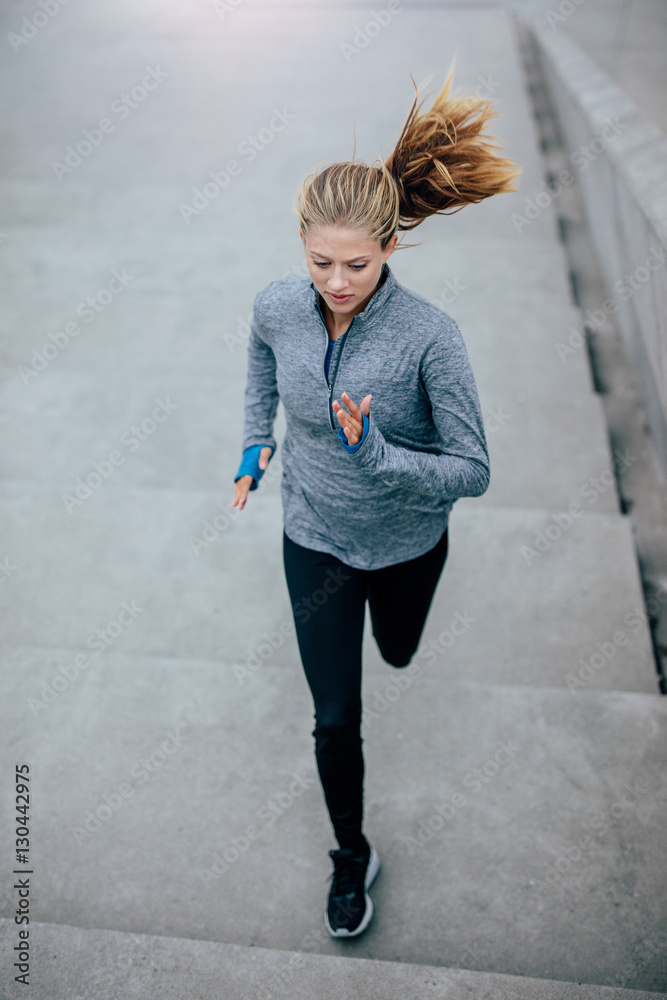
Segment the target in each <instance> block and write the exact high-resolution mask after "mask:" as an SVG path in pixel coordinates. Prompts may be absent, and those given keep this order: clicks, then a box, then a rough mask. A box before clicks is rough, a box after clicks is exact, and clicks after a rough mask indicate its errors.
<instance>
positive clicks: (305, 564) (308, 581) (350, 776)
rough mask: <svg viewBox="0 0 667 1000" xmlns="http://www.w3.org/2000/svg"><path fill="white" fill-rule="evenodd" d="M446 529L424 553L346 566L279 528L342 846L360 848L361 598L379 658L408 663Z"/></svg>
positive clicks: (321, 761) (320, 757)
mask: <svg viewBox="0 0 667 1000" xmlns="http://www.w3.org/2000/svg"><path fill="white" fill-rule="evenodd" d="M447 546H448V539H447V530H446V531H445V532H444V534H443V535H442V537H441V538H440V541H439V542H438V543H437V544H436V545H435V546H434V547H433V548H432V549H430V550H429V551H428V552H425V553H424V554H423V555H421V556H418V557H417V558H416V559H409V560H408V561H407V562H402V563H396V564H394V565H393V566H385V567H383V568H382V569H375V570H361V569H355V568H354V567H352V566H347V565H346V564H345V563H343V562H341V560H340V559H338V558H337V557H336V556H333V555H329V553H327V552H317V551H315V550H314V549H308V548H305V547H304V546H302V545H297V543H296V542H293V541H292V539H291V538H289V537H288V536H287V535H286V534H285V532H284V531H283V560H284V565H285V578H286V580H287V588H288V591H289V595H290V601H291V603H292V612H293V615H294V624H295V628H296V635H297V641H298V644H299V652H300V654H301V660H302V663H303V668H304V671H305V674H306V679H307V681H308V686H309V687H310V690H311V693H312V696H313V701H314V705H315V728H314V730H313V732H312V735H313V736H314V738H315V757H316V760H317V769H318V771H319V775H320V781H321V782H322V789H323V791H324V797H325V800H326V804H327V808H328V810H329V816H330V818H331V823H332V825H333V829H334V834H335V836H336V840H337V841H338V844H339V846H340V847H352V848H355V849H359V848H360V847H363V845H364V838H363V835H362V832H361V827H362V819H363V778H364V760H363V755H362V750H361V744H362V742H363V741H362V738H361V716H362V707H361V650H362V639H363V630H364V614H365V609H366V599H368V604H369V608H370V614H371V622H372V627H373V636H374V637H375V641H376V642H377V645H378V649H379V650H380V653H381V655H382V658H383V659H384V660H386V662H387V663H390V664H392V666H394V667H406V666H407V665H408V664H409V662H410V660H411V659H412V656H413V655H414V653H415V651H416V649H417V646H418V644H419V640H420V638H421V634H422V631H423V628H424V625H425V623H426V617H427V615H428V612H429V609H430V607H431V602H432V600H433V595H434V593H435V589H436V586H437V584H438V580H439V579H440V574H441V573H442V569H443V566H444V564H445V559H446V558H447Z"/></svg>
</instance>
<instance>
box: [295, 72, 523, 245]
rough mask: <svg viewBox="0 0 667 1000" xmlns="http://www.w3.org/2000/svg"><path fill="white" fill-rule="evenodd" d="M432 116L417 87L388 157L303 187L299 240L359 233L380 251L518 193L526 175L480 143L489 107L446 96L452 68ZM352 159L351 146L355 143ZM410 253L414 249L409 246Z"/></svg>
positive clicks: (318, 176)
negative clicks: (443, 219)
mask: <svg viewBox="0 0 667 1000" xmlns="http://www.w3.org/2000/svg"><path fill="white" fill-rule="evenodd" d="M455 62H456V60H455V59H454V62H453V63H452V65H451V68H450V70H449V73H448V74H447V78H446V80H445V83H444V84H443V86H442V89H441V90H440V92H439V93H438V95H437V97H436V98H435V101H434V102H433V106H432V107H431V109H430V111H427V112H425V113H423V114H420V113H419V111H420V108H421V105H422V104H423V101H422V102H421V103H420V104H419V106H418V105H417V97H418V96H419V89H420V88H419V87H417V84H416V83H415V80H414V77H412V74H410V75H411V77H412V82H413V84H414V86H415V90H416V94H415V99H414V102H413V105H412V108H411V110H410V113H409V115H408V117H407V120H406V122H405V125H404V126H403V130H402V132H401V134H400V136H399V139H398V142H397V143H396V146H395V147H394V150H393V152H392V153H391V154H390V156H389V157H388V158H387V159H386V160H384V161H382V160H381V159H380V160H377V161H376V163H374V164H373V165H371V166H370V167H369V166H367V165H366V164H365V163H360V162H356V161H355V159H354V152H353V154H352V157H353V158H352V160H351V161H349V162H344V163H333V164H331V165H330V166H328V167H325V168H324V169H323V170H320V171H319V172H317V173H314V174H310V175H309V176H308V177H306V178H305V180H303V181H302V183H301V186H300V188H299V191H298V193H297V195H296V198H295V200H294V204H293V209H292V210H293V212H294V214H295V215H296V216H297V218H298V219H299V222H300V224H301V228H302V230H303V232H304V235H307V234H308V232H309V231H312V230H314V229H317V228H319V227H325V226H345V227H346V228H350V229H357V230H359V231H360V232H362V233H364V234H366V235H368V236H369V237H370V238H371V239H373V240H376V241H377V242H379V243H380V245H381V247H382V249H383V250H384V249H385V248H386V246H387V244H388V243H389V240H390V239H391V237H392V236H393V235H394V233H395V232H396V231H397V230H400V231H407V230H410V229H414V228H415V226H418V225H419V224H420V223H421V222H423V221H424V219H427V218H428V217H429V216H431V215H453V214H454V213H455V212H459V211H460V210H461V209H462V208H465V206H466V205H472V204H476V203H477V202H480V201H482V200H483V199H484V198H490V197H491V196H492V195H494V194H500V193H504V192H509V191H516V190H517V188H516V187H514V186H513V184H512V181H513V179H514V178H515V177H518V176H519V174H521V173H522V172H523V171H522V170H521V169H517V167H518V166H519V165H518V164H517V163H516V162H515V161H513V160H509V159H506V158H505V157H503V156H500V155H499V154H498V153H497V152H496V151H495V147H494V143H493V142H492V141H491V140H492V137H491V136H488V135H482V132H483V131H484V129H485V128H486V127H487V125H488V124H489V122H490V121H491V119H493V118H497V117H498V114H497V112H496V111H495V110H494V108H493V105H492V103H491V101H489V100H488V99H484V98H478V97H465V96H463V97H462V96H450V87H451V83H452V79H453V75H454V64H455ZM355 151H356V141H355ZM412 245H415V244H412Z"/></svg>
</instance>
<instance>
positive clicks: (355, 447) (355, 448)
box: [338, 413, 369, 454]
mask: <svg viewBox="0 0 667 1000" xmlns="http://www.w3.org/2000/svg"><path fill="white" fill-rule="evenodd" d="M361 419H362V420H363V422H364V430H363V433H362V435H361V440H360V441H358V442H357V444H348V443H347V437H346V436H345V431H344V430H343V428H342V427H341V428H340V430H339V431H338V437H339V438H340V440H341V442H342V444H343V447H344V448H345V451H347V452H349V453H350V454H353V453H354V452H355V451H358V450H359V448H361V446H362V444H363V443H364V441H365V440H366V435H367V434H368V423H369V421H368V417H367V416H366V414H365V413H362V414H361Z"/></svg>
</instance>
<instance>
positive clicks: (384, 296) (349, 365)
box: [243, 263, 490, 570]
mask: <svg viewBox="0 0 667 1000" xmlns="http://www.w3.org/2000/svg"><path fill="white" fill-rule="evenodd" d="M381 280H382V282H383V283H382V284H381V285H380V287H379V288H378V290H377V291H376V292H375V293H374V295H373V297H372V298H371V300H370V302H369V303H368V305H367V306H366V308H365V309H364V311H363V312H361V313H359V314H358V315H357V316H355V317H354V318H353V320H352V322H351V323H350V325H349V327H348V329H347V330H346V331H345V333H344V334H342V335H341V336H339V337H338V338H337V339H336V341H335V345H334V350H333V356H332V358H331V362H330V367H329V378H328V380H327V378H326V376H325V373H324V357H325V355H326V352H327V348H328V346H329V335H328V333H327V329H326V326H325V323H324V317H323V314H322V311H321V304H320V295H319V292H318V291H317V289H316V288H315V285H314V284H313V283H312V281H311V280H310V278H308V277H306V278H299V277H289V278H282V279H280V280H278V281H272V282H271V283H270V284H268V285H267V286H266V287H265V288H264V289H262V291H260V292H259V293H258V294H257V296H256V298H255V301H254V305H253V316H252V322H251V326H250V336H249V340H248V375H247V384H246V390H245V422H244V429H243V450H245V449H246V448H249V447H251V446H253V445H257V444H263V445H267V444H268V445H271V447H272V448H273V449H274V451H273V454H275V450H276V440H275V438H274V436H273V425H274V421H275V416H276V412H277V408H278V401H279V400H282V403H283V407H284V410H285V420H286V433H285V438H284V440H283V445H282V463H283V472H282V480H281V499H282V505H283V519H284V528H285V533H286V534H287V535H288V537H289V538H291V539H292V541H294V542H296V543H297V544H298V545H304V546H306V547H307V548H311V549H316V550H317V551H320V552H328V553H331V554H333V555H335V556H337V557H338V558H339V559H341V560H342V561H343V562H344V563H346V564H347V565H348V566H354V567H356V568H358V569H365V570H372V569H381V568H382V567H383V566H390V565H392V564H394V563H399V562H404V561H405V560H408V559H414V558H416V557H417V556H420V555H422V554H423V553H425V552H428V550H429V549H431V548H433V546H434V545H435V544H436V542H437V541H438V540H439V539H440V537H441V535H442V534H443V532H444V530H445V528H446V527H447V523H448V519H449V513H450V511H451V509H452V505H453V504H454V502H455V501H456V500H458V499H459V497H477V496H481V494H482V493H484V492H485V491H486V489H487V488H488V485H489V475H490V469H489V456H488V450H487V444H486V437H485V434H484V425H483V422H482V414H481V409H480V405H479V398H478V395H477V387H476V384H475V379H474V376H473V373H472V369H471V367H470V361H469V359H468V353H467V351H466V347H465V344H464V342H463V338H462V336H461V332H460V330H459V327H458V325H457V323H456V321H455V320H454V319H453V318H452V317H451V316H450V315H449V314H448V313H446V312H444V311H443V310H442V309H439V308H438V307H437V306H435V305H433V304H432V303H431V302H429V300H428V299H426V298H425V297H424V296H422V295H419V294H418V293H417V292H413V291H411V290H410V289H409V288H406V287H405V286H404V285H402V284H401V283H400V282H399V281H397V279H396V277H395V275H394V273H393V271H392V270H391V268H390V267H389V265H388V264H387V263H385V265H384V267H383V270H382V274H381ZM343 391H344V392H347V393H348V395H349V396H350V397H351V398H352V399H353V400H354V402H355V403H356V404H357V405H359V404H360V403H361V400H362V399H363V398H364V396H366V395H368V393H372V395H373V398H372V400H371V406H370V415H369V428H368V433H367V435H366V438H365V439H364V441H363V444H362V445H361V446H360V447H359V448H358V450H356V451H355V452H350V451H348V450H347V449H346V448H345V447H344V445H343V443H342V441H341V438H340V437H339V434H338V431H339V428H340V424H339V422H338V418H337V417H336V414H335V411H334V409H333V406H332V405H331V404H332V401H333V400H334V399H336V400H338V402H341V393H342V392H343Z"/></svg>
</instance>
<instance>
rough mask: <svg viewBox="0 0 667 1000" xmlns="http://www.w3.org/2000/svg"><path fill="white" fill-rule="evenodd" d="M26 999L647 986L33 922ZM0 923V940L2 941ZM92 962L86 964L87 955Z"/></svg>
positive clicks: (226, 999)
mask: <svg viewBox="0 0 667 1000" xmlns="http://www.w3.org/2000/svg"><path fill="white" fill-rule="evenodd" d="M35 929H36V931H37V932H38V936H39V944H38V950H37V952H36V956H37V962H38V970H39V971H38V973H37V976H36V977H35V985H34V987H33V988H32V989H31V996H32V997H34V998H35V1000H53V997H54V996H59V997H65V996H67V997H69V998H70V1000H74V998H76V1000H79V998H83V997H85V1000H113V998H115V997H117V996H119V995H120V991H121V990H122V996H123V997H126V998H127V1000H134V998H135V997H146V996H160V997H162V998H164V1000H195V998H196V1000H199V998H202V997H206V998H207V1000H251V998H252V1000H259V998H264V997H266V998H267V1000H268V998H269V997H272V998H273V1000H287V998H289V1000H311V998H312V997H313V996H317V997H318V1000H356V998H357V997H360V996H362V997H364V1000H469V998H470V997H471V996H474V997H475V1000H652V998H655V997H656V996H658V994H656V993H647V992H644V991H640V990H626V989H623V988H614V987H604V986H584V985H575V984H573V983H563V982H553V981H552V982H547V981H545V980H542V979H529V978H524V977H521V978H519V977H516V976H503V975H495V974H492V973H491V974H490V973H484V972H469V971H467V970H465V969H443V968H441V967H434V966H426V965H411V964H408V963H398V962H377V961H373V962H370V961H367V960H365V959H349V958H331V957H330V956H325V955H313V954H308V953H296V952H293V953H291V954H287V953H285V952H280V951H276V950H274V949H268V948H253V949H252V951H251V950H250V949H248V948H244V947H242V946H240V945H234V944H221V943H218V942H213V941H186V940H183V939H182V938H181V939H178V940H175V939H174V938H166V937H155V936H151V935H148V934H123V933H120V932H119V931H100V930H83V929H82V928H80V927H68V926H66V925H54V924H42V923H40V924H37V925H36V928H35ZM11 940H12V934H11V925H9V923H8V921H5V920H0V941H2V942H3V944H6V943H7V942H9V943H11ZM91 954H94V955H95V956H96V962H95V964H94V965H92V966H91V965H90V963H89V960H88V959H89V956H90V955H91Z"/></svg>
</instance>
